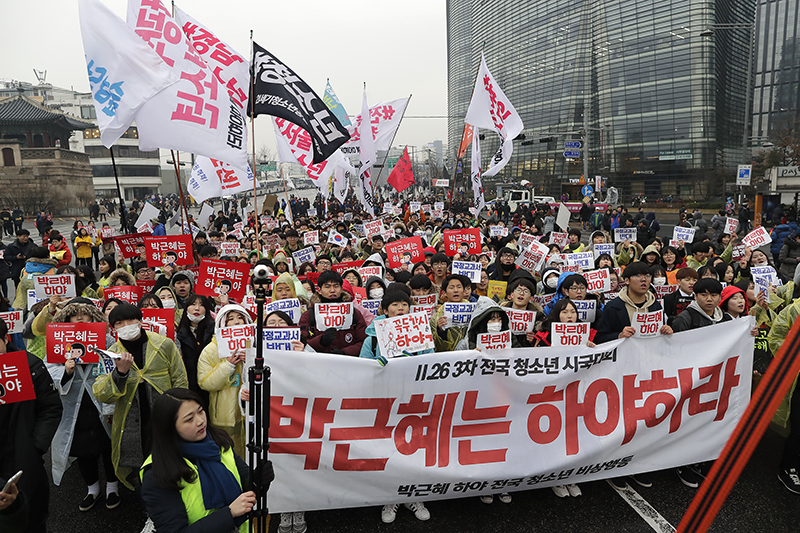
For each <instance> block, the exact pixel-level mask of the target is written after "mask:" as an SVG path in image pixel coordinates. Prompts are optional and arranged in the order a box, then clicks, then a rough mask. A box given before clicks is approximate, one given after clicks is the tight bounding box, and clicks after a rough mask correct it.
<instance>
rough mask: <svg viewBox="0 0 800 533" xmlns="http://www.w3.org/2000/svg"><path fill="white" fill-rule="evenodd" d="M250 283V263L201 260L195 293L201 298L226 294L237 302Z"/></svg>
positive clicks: (240, 299) (242, 296)
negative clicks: (200, 295)
mask: <svg viewBox="0 0 800 533" xmlns="http://www.w3.org/2000/svg"><path fill="white" fill-rule="evenodd" d="M249 281H250V263H238V262H235V261H219V260H216V259H203V260H202V261H201V262H200V275H199V276H198V277H197V285H195V292H196V293H197V294H202V295H203V296H219V295H221V294H227V295H228V297H229V298H233V299H234V300H236V301H237V302H240V301H242V298H244V293H245V291H246V290H247V284H248V282H249Z"/></svg>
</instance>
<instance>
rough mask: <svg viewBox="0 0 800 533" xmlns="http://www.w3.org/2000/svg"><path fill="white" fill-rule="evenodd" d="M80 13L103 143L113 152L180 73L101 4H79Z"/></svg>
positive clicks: (92, 1)
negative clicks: (142, 112)
mask: <svg viewBox="0 0 800 533" xmlns="http://www.w3.org/2000/svg"><path fill="white" fill-rule="evenodd" d="M78 12H79V17H80V25H81V37H82V38H83V50H84V54H85V56H86V67H87V74H88V75H89V87H90V90H91V92H92V103H93V104H94V107H95V111H96V114H97V125H98V127H99V128H100V140H101V141H102V143H103V145H104V146H106V147H110V146H112V145H113V144H114V143H115V142H116V141H117V139H119V138H120V136H122V134H123V133H125V131H126V130H127V129H128V128H129V127H130V125H131V123H132V122H133V120H134V118H135V116H136V113H137V112H138V111H139V109H140V108H141V107H142V106H143V105H144V104H145V102H147V101H148V100H149V99H151V98H152V97H153V96H155V95H156V94H157V93H158V92H159V91H161V90H162V89H164V88H166V87H168V86H170V85H172V84H174V83H176V82H177V81H178V79H179V78H180V73H178V72H176V71H174V70H173V69H170V68H169V66H168V65H167V64H166V63H165V62H164V61H163V60H162V59H161V58H160V57H159V56H158V54H157V53H156V52H155V51H154V50H153V49H152V48H150V47H149V46H147V43H144V42H142V40H141V39H140V38H139V37H138V36H137V35H136V34H135V33H134V32H133V31H132V30H131V29H130V28H129V27H128V26H126V25H125V22H124V21H123V20H122V19H121V18H119V17H118V16H117V15H115V14H114V13H113V12H111V10H110V9H108V8H107V7H106V6H105V5H103V4H102V3H101V2H100V1H99V0H80V2H79V3H78Z"/></svg>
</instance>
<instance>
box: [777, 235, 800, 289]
mask: <svg viewBox="0 0 800 533" xmlns="http://www.w3.org/2000/svg"><path fill="white" fill-rule="evenodd" d="M797 234H798V235H800V231H798V232H797ZM778 259H779V260H780V262H781V266H780V268H779V269H778V273H779V274H781V275H782V276H783V277H785V278H786V279H793V278H794V271H795V269H797V263H798V260H799V259H800V243H798V242H797V239H794V238H792V237H791V236H790V237H786V239H784V241H783V246H781V253H780V256H778Z"/></svg>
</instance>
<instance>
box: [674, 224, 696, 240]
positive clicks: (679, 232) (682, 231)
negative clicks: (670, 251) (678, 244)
mask: <svg viewBox="0 0 800 533" xmlns="http://www.w3.org/2000/svg"><path fill="white" fill-rule="evenodd" d="M694 233H695V228H683V227H681V226H675V228H674V229H673V230H672V240H673V241H683V242H688V243H691V242H692V241H693V240H694Z"/></svg>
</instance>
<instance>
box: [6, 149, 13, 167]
mask: <svg viewBox="0 0 800 533" xmlns="http://www.w3.org/2000/svg"><path fill="white" fill-rule="evenodd" d="M3 166H6V167H13V166H15V165H14V150H13V149H11V148H3Z"/></svg>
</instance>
